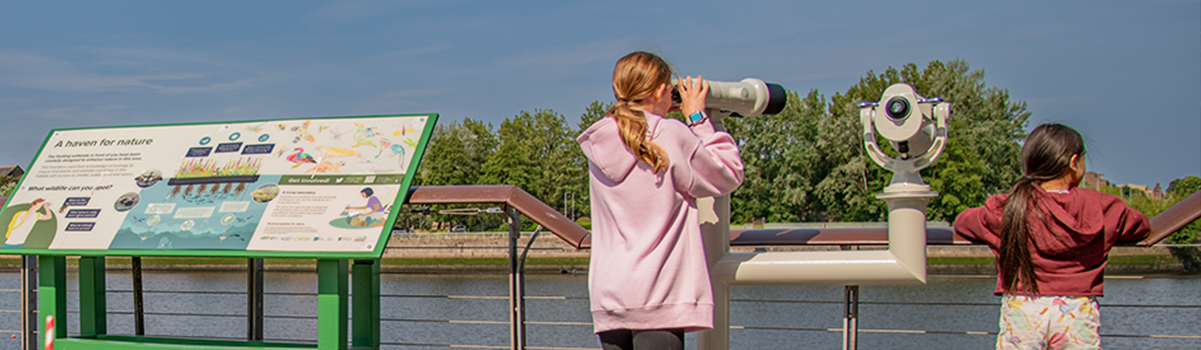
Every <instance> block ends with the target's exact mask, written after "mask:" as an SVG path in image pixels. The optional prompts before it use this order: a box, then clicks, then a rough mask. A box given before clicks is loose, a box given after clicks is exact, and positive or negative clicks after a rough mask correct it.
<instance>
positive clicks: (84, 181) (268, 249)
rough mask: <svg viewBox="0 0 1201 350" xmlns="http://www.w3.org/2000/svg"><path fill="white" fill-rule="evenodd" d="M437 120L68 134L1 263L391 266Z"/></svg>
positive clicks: (5, 219) (18, 197) (50, 154)
mask: <svg viewBox="0 0 1201 350" xmlns="http://www.w3.org/2000/svg"><path fill="white" fill-rule="evenodd" d="M437 119H438V114H436V113H428V114H394V115H370V116H346V117H320V118H294V119H266V120H250V121H229V122H205V123H184V124H156V125H138V126H113V127H99V128H68V129H54V130H51V132H50V134H49V135H48V136H47V137H46V140H45V142H44V143H43V144H42V146H41V148H39V150H38V153H37V155H36V156H35V157H34V160H33V161H32V162H31V164H30V166H29V168H28V169H29V171H28V172H26V174H25V176H24V177H23V178H22V180H21V182H20V183H19V184H18V185H17V188H16V190H15V191H13V193H12V194H11V195H10V196H9V197H8V201H7V202H6V203H4V207H3V208H2V209H0V224H2V225H0V228H7V232H6V235H5V242H3V243H5V244H4V247H2V248H0V254H14V255H17V254H19V255H42V256H84V257H88V256H93V257H98V256H163V257H167V256H169V257H245V258H317V259H379V258H380V257H381V256H382V254H383V250H384V248H385V245H386V243H387V239H388V238H389V236H390V234H391V230H392V226H393V224H394V223H395V221H396V219H397V217H398V215H399V212H400V206H401V204H403V203H404V202H405V201H406V200H407V198H406V197H407V195H408V193H409V187H410V185H411V184H412V182H413V178H414V175H415V174H416V171H417V169H418V166H419V165H420V162H421V159H422V156H423V155H424V153H425V150H426V146H427V145H428V143H429V140H430V138H431V136H432V134H433V130H434V125H435V124H436V122H437ZM389 140H391V141H389ZM302 146H303V147H302ZM305 147H313V148H308V149H304V148H305ZM385 162H389V163H387V164H385ZM379 169H385V170H383V171H380V170H379ZM235 184H238V185H235ZM135 186H136V187H135ZM197 189H198V190H197ZM119 192H124V194H118V193H119ZM381 192H385V193H381ZM377 197H383V198H382V200H380V199H381V198H377ZM38 199H43V200H42V201H38ZM389 199H390V201H389ZM364 201H366V203H363V202H364ZM285 203H287V204H285ZM323 203H324V204H323ZM342 204H346V205H345V206H344V207H339V206H340V205H342ZM60 205H61V206H60ZM34 207H36V208H34ZM31 208H33V210H32V211H33V212H32V213H31V212H30V211H31V210H30V209H31ZM339 210H340V211H341V212H340V213H338V214H336V215H334V214H332V213H335V212H338V211H339ZM318 213H319V214H318ZM385 213H386V215H385ZM322 215H324V216H322ZM331 215H332V216H331ZM343 216H344V217H343ZM18 217H19V218H21V219H22V220H18V219H17V218H18ZM330 218H333V220H330ZM317 219H321V222H315V221H313V220H317ZM343 219H344V220H345V223H343V222H342V221H343ZM47 222H53V225H52V226H51V225H50V224H48V223H47ZM323 223H324V224H323ZM239 224H241V225H239ZM268 224H270V226H268ZM165 227H169V229H164V228H165ZM51 228H52V229H53V231H52V232H51V231H50V229H51ZM374 228H379V231H378V235H376V233H377V231H376V230H373V229H374ZM222 230H223V231H222ZM47 232H50V233H49V236H50V238H46V236H47V234H46V233H47ZM306 233H307V234H308V235H307V236H306ZM39 234H41V235H39ZM11 235H18V236H19V235H24V239H23V240H20V239H18V238H20V237H14V238H12V239H10V236H11ZM110 235H111V236H110ZM308 236H312V237H308ZM110 237H111V238H110ZM285 237H287V238H285ZM39 239H40V240H39ZM139 239H140V242H139V241H138V240H139ZM284 239H287V240H286V241H285V240H284ZM148 241H149V242H148ZM230 241H233V242H237V243H229V242H230ZM14 242H21V243H23V244H20V245H17V244H10V243H14Z"/></svg>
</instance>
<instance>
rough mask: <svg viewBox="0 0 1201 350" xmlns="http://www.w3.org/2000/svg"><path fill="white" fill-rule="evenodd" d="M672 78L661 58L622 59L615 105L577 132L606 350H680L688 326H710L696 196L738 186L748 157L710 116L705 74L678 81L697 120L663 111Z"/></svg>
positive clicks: (595, 307) (595, 297)
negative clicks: (584, 169) (588, 190)
mask: <svg viewBox="0 0 1201 350" xmlns="http://www.w3.org/2000/svg"><path fill="white" fill-rule="evenodd" d="M671 77H672V71H671V67H669V66H668V65H667V63H666V62H664V61H663V59H661V58H659V56H656V55H654V54H651V53H646V52H634V53H631V54H629V55H626V56H625V57H622V58H621V59H620V60H618V61H617V65H616V67H615V68H614V69H613V94H614V95H615V96H616V97H617V102H616V103H615V104H614V105H613V107H612V108H610V109H609V111H608V112H607V113H606V116H605V117H604V118H602V119H601V120H600V121H597V122H596V124H593V125H592V126H591V127H589V128H588V130H586V131H584V133H583V134H581V135H580V136H579V138H578V139H577V141H579V143H580V147H581V148H583V150H584V154H585V155H586V156H587V157H588V169H589V178H590V185H591V197H592V258H591V262H590V265H589V273H588V291H589V295H590V297H591V309H592V317H593V324H594V325H595V331H596V333H597V334H598V335H599V336H600V340H601V346H602V348H603V349H605V350H614V349H624V350H628V349H683V348H684V332H691V331H698V330H707V329H711V328H713V290H712V287H711V284H710V283H709V268H708V265H707V264H706V262H705V249H704V245H703V244H702V239H701V230H700V224H699V220H698V216H697V208H696V199H697V198H701V197H713V196H719V195H723V194H728V193H730V192H731V191H733V190H734V189H735V188H737V187H738V185H740V184H741V183H742V159H741V158H740V157H739V155H738V147H737V146H736V145H735V143H734V139H733V138H731V137H730V135H729V134H727V133H725V132H718V131H714V129H713V124H711V123H710V121H709V119H708V118H707V117H706V115H705V113H704V110H705V96H706V95H707V94H708V92H709V84H708V83H707V82H705V81H704V80H703V79H702V78H700V77H697V79H695V80H694V79H692V77H688V78H687V79H680V80H679V87H678V89H679V94H680V98H681V100H682V106H681V110H682V111H683V112H684V113H685V114H686V115H689V119H690V120H691V121H692V123H691V124H689V125H685V124H684V123H681V122H680V121H678V120H675V119H667V118H663V117H662V115H664V114H667V113H668V112H669V111H671V110H673V103H672V91H673V87H672V84H671Z"/></svg>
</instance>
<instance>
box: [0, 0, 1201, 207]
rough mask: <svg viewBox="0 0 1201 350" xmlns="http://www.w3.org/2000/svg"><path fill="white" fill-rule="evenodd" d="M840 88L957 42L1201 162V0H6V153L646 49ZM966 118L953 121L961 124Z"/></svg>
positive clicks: (1122, 159) (1161, 174)
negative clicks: (83, 130) (93, 134)
mask: <svg viewBox="0 0 1201 350" xmlns="http://www.w3.org/2000/svg"><path fill="white" fill-rule="evenodd" d="M639 49H641V50H650V51H654V52H657V53H659V54H661V55H663V56H664V57H665V58H667V59H668V60H669V61H671V63H672V64H673V65H674V66H675V68H676V69H677V71H679V72H680V73H681V74H684V75H697V74H700V75H704V76H706V77H707V78H711V79H719V80H740V79H742V78H745V77H758V78H762V79H764V80H767V81H772V82H778V83H780V84H781V85H783V86H784V87H786V88H788V89H790V90H794V91H798V92H801V93H805V92H807V91H809V90H811V89H818V90H819V92H821V93H822V94H824V95H826V96H827V97H828V96H830V95H833V94H834V93H835V92H838V91H845V90H846V89H847V88H848V87H850V86H851V85H853V84H855V83H856V82H857V81H858V79H859V78H860V77H861V76H863V75H864V74H865V73H866V72H867V71H868V70H875V71H877V72H879V71H883V70H884V69H886V68H887V67H889V66H893V67H899V66H901V65H903V64H905V63H910V62H914V63H917V64H918V65H919V66H924V65H925V64H926V63H927V62H929V61H932V60H944V61H946V60H952V59H956V58H961V59H964V60H966V61H967V62H969V63H970V64H971V66H972V67H973V68H980V69H984V70H985V72H986V76H985V79H986V81H987V83H988V85H989V86H996V87H1000V88H1005V89H1008V90H1009V92H1010V97H1011V99H1013V100H1023V101H1026V102H1027V103H1028V104H1029V106H1028V108H1029V110H1030V111H1031V112H1032V113H1033V117H1032V119H1031V123H1030V127H1031V128H1033V126H1035V125H1037V124H1038V123H1041V122H1046V121H1057V122H1063V123H1067V124H1069V125H1072V126H1074V127H1076V128H1077V129H1079V130H1080V131H1081V132H1082V133H1084V134H1085V136H1086V137H1087V140H1086V142H1088V146H1089V151H1090V155H1089V163H1088V166H1089V168H1090V169H1091V170H1094V171H1098V172H1101V173H1104V174H1106V175H1107V176H1108V179H1109V180H1111V181H1114V182H1117V183H1135V184H1143V185H1151V186H1154V185H1155V183H1157V182H1160V183H1162V184H1163V186H1164V187H1166V186H1167V185H1168V182H1169V181H1171V180H1172V179H1175V178H1180V177H1184V176H1188V175H1201V2H1198V1H1196V0H1181V1H1161V0H1150V1H1141V2H1132V1H1056V2H1046V1H1038V2H1034V1H1031V2H1020V1H989V2H975V1H973V2H962V1H926V2H920V3H914V2H897V1H867V2H858V3H849V4H848V3H842V2H799V1H737V2H734V1H723V2H664V3H654V4H645V3H643V2H641V1H545V2H507V1H426V2H412V1H353V2H350V1H347V2H339V1H334V2H329V1H88V2H52V1H22V2H7V3H5V5H4V11H3V12H0V120H2V121H3V122H2V123H3V127H2V128H0V164H3V165H11V164H18V165H22V166H23V167H27V165H28V163H29V161H30V160H31V158H32V157H33V155H34V153H35V152H36V151H37V149H38V147H39V145H40V144H41V142H42V141H43V140H44V138H45V136H46V135H47V134H48V132H49V130H50V129H53V128H69V127H90V126H109V125H138V124H151V123H177V122H204V121H227V120H228V121H234V120H248V119H269V118H291V117H309V116H341V115H369V114H393V113H424V112H437V113H440V114H441V116H442V121H443V122H449V121H453V120H461V119H462V118H463V117H471V118H473V119H479V120H484V121H489V122H493V123H494V124H499V123H500V121H502V120H504V119H505V118H506V117H510V116H513V115H515V114H517V113H518V112H520V111H522V110H527V111H532V110H534V109H539V108H549V109H553V110H555V111H557V112H559V113H562V114H564V115H566V116H567V118H568V120H569V121H570V122H571V123H572V124H573V125H574V123H575V122H576V121H577V120H578V116H579V115H580V114H581V113H582V112H583V111H584V107H585V106H587V105H588V104H589V103H590V102H592V101H595V100H601V101H608V100H610V99H612V93H611V91H610V90H609V77H610V75H611V72H612V65H613V62H614V61H616V59H617V58H618V57H620V56H621V55H623V54H625V53H628V52H630V51H633V50H639ZM951 132H954V130H951Z"/></svg>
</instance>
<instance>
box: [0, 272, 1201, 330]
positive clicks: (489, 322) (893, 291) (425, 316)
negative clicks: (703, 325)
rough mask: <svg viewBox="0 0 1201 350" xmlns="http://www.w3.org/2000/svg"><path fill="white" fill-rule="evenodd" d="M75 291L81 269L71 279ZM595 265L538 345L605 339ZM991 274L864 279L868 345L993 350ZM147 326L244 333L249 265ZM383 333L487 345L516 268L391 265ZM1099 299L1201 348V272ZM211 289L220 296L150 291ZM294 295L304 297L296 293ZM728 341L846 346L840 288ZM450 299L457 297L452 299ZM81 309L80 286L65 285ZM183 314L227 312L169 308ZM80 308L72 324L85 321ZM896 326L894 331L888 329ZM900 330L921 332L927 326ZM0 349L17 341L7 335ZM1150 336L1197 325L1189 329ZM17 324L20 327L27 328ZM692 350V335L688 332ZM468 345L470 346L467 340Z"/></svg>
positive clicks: (751, 303) (310, 326) (286, 319)
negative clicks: (464, 270)
mask: <svg viewBox="0 0 1201 350" xmlns="http://www.w3.org/2000/svg"><path fill="white" fill-rule="evenodd" d="M130 280H131V279H130V276H129V273H128V272H127V271H113V272H110V273H109V275H108V279H107V283H108V288H109V289H110V290H125V291H128V290H130V289H131V283H130ZM68 281H71V282H70V284H71V287H70V288H71V290H75V287H74V284H75V283H76V282H77V278H76V277H75V276H74V275H71V276H69V279H68ZM587 283H588V282H587V276H586V275H582V274H581V275H574V276H573V275H571V274H562V275H559V274H555V275H529V276H527V288H526V292H527V294H528V295H529V296H530V297H531V298H530V299H527V302H526V303H527V305H526V307H527V313H528V316H527V320H528V321H529V322H530V324H529V325H528V343H527V345H528V346H530V347H541V348H574V349H597V348H599V344H598V342H597V340H596V337H595V336H594V335H593V334H592V327H591V325H590V323H589V322H590V320H591V316H590V315H589V313H588V300H587V296H588V293H587ZM994 283H995V282H994V280H993V278H992V277H984V276H979V277H967V276H965V277H938V276H932V277H931V278H930V279H929V283H928V284H926V285H919V286H863V287H861V289H860V292H859V293H860V302H861V303H862V304H861V305H860V307H859V312H860V320H859V327H860V329H861V333H860V334H859V339H858V340H859V348H860V349H991V348H992V347H993V344H994V342H995V339H996V336H995V335H969V334H964V333H965V332H991V333H995V332H996V331H997V315H998V308H999V297H995V296H993V295H992V293H991V292H992V290H993V287H994V285H995V284H994ZM265 284H266V290H267V292H268V293H269V294H268V295H267V296H265V300H264V304H265V305H264V308H265V310H266V314H267V316H268V319H267V320H266V326H265V337H266V338H268V339H274V340H285V339H286V340H293V341H306V340H307V341H312V340H315V339H316V333H317V326H316V320H315V319H305V318H294V317H293V316H298V317H311V316H315V315H316V297H315V296H313V295H311V294H312V293H315V292H316V290H317V286H316V274H315V273H296V272H268V273H266V277H265ZM144 286H145V287H144V288H145V290H146V291H147V294H145V308H146V312H147V313H148V315H147V316H146V333H147V334H149V335H168V336H188V337H228V338H235V339H237V338H240V339H244V338H245V336H246V319H245V317H244V316H237V315H243V314H245V312H246V297H245V295H238V294H234V293H239V292H245V288H246V280H245V274H244V273H241V272H189V273H184V272H146V273H145V275H144ZM0 288H2V289H5V290H6V292H4V293H3V294H0V295H3V297H2V298H0V309H3V310H19V309H20V304H19V297H18V294H17V293H15V292H11V290H16V289H18V288H20V282H19V274H17V273H3V274H0ZM381 288H382V292H383V294H384V295H385V297H384V298H382V300H381V314H382V317H383V318H384V319H385V321H384V322H383V324H382V325H381V330H382V332H381V334H382V339H383V342H384V343H385V346H384V348H386V349H445V348H446V347H447V346H451V345H454V346H456V347H458V346H474V347H475V348H480V349H487V348H496V347H502V348H505V347H507V346H508V344H509V328H508V314H507V312H506V308H507V306H508V300H507V293H508V286H507V276H504V275H479V274H460V275H412V274H384V275H383V276H382V277H381ZM1105 290H1106V294H1107V295H1106V296H1105V297H1104V298H1101V299H1100V300H1101V305H1102V306H1101V309H1102V328H1101V332H1102V334H1103V338H1102V345H1103V346H1104V347H1105V348H1106V349H1201V339H1197V338H1196V336H1198V335H1201V277H1163V278H1152V277H1148V278H1129V277H1127V278H1114V277H1111V278H1109V279H1107V281H1106V288H1105ZM152 291H205V292H226V293H225V294H196V293H152ZM292 293H296V294H299V295H294V294H292ZM731 295H732V299H733V300H734V301H733V302H732V303H731V315H732V316H731V325H732V326H734V327H735V328H734V329H732V330H731V332H730V333H731V339H730V342H731V349H839V348H841V345H842V333H841V332H831V331H827V330H826V329H840V328H841V327H842V316H843V314H842V313H843V303H842V301H843V295H844V290H843V287H841V286H736V287H733V288H732V289H731ZM447 296H452V297H447ZM68 299H69V302H68V309H70V310H78V306H77V301H78V296H77V295H76V294H75V293H69V295H68ZM108 308H109V312H110V314H109V317H108V330H109V333H110V334H133V333H134V326H133V317H132V316H131V315H130V314H128V313H127V312H130V311H132V310H133V302H132V296H131V295H130V293H128V292H110V293H109V294H108ZM153 313H184V314H207V315H231V316H174V315H155V314H153ZM75 316H76V315H75V314H71V315H70V316H69V317H68V318H69V320H68V325H69V327H70V328H69V329H70V330H71V331H72V332H75V331H77V330H78V324H79V323H78V319H77V317H75ZM19 329H20V322H19V315H18V314H17V313H14V312H4V313H0V330H19ZM885 331H890V332H885ZM891 331H926V332H927V333H926V334H913V333H895V332H891ZM4 335H5V337H4V338H5V339H0V349H19V348H20V347H19V343H18V342H19V340H18V339H11V338H10V337H9V336H8V334H4ZM1148 335H1167V336H1192V337H1193V338H1191V339H1172V338H1166V339H1165V338H1150V337H1147V336H1148ZM19 337H20V335H19V334H18V338H19ZM686 342H687V343H688V344H687V346H688V348H689V349H693V348H695V345H696V341H695V336H694V335H692V334H690V335H688V337H687V338H686ZM468 348H471V347H468Z"/></svg>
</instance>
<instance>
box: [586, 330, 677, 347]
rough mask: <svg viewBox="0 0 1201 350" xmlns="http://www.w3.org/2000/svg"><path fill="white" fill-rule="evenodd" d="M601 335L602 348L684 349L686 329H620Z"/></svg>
mask: <svg viewBox="0 0 1201 350" xmlns="http://www.w3.org/2000/svg"><path fill="white" fill-rule="evenodd" d="M599 335H600V341H601V349H602V350H684V330H683V329H680V328H677V329H654V330H645V331H642V330H628V329H618V330H614V331H608V332H601V333H600V334H599Z"/></svg>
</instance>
